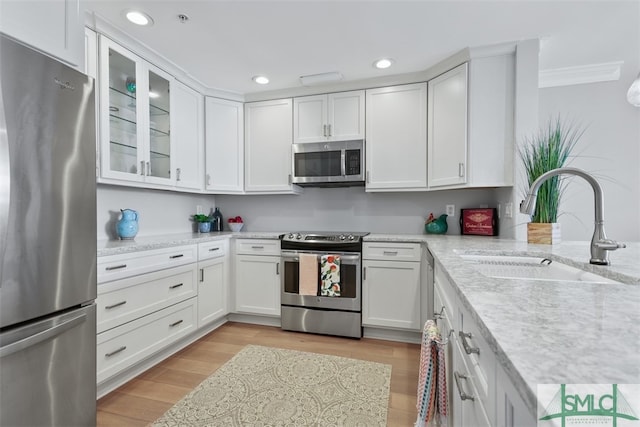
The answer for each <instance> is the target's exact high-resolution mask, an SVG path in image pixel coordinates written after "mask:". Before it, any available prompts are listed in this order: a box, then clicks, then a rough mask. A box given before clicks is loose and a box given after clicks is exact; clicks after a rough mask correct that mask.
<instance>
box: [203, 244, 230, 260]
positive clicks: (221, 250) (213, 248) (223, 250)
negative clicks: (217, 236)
mask: <svg viewBox="0 0 640 427" xmlns="http://www.w3.org/2000/svg"><path fill="white" fill-rule="evenodd" d="M228 245H229V241H228V240H215V241H213V242H207V243H200V244H198V261H202V260H205V259H211V258H218V257H222V256H225V255H226V254H227V247H228Z"/></svg>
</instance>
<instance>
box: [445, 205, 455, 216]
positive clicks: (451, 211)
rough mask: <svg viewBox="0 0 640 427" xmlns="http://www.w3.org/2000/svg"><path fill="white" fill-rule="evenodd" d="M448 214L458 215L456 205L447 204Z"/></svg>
mask: <svg viewBox="0 0 640 427" xmlns="http://www.w3.org/2000/svg"><path fill="white" fill-rule="evenodd" d="M446 214H447V216H456V205H447V211H446Z"/></svg>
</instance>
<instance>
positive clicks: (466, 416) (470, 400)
mask: <svg viewBox="0 0 640 427" xmlns="http://www.w3.org/2000/svg"><path fill="white" fill-rule="evenodd" d="M449 345H450V346H453V349H452V351H453V381H454V391H453V395H452V396H451V406H452V413H453V420H454V421H453V426H454V427H491V426H492V425H493V424H492V423H491V421H490V420H489V416H488V415H487V412H486V409H485V406H484V404H483V403H482V400H481V399H480V398H479V394H480V393H479V392H478V387H477V386H476V382H475V377H474V374H473V368H469V367H467V364H466V363H465V354H464V353H465V352H464V350H463V349H462V346H461V345H460V343H459V342H458V340H456V341H451V342H450V343H449Z"/></svg>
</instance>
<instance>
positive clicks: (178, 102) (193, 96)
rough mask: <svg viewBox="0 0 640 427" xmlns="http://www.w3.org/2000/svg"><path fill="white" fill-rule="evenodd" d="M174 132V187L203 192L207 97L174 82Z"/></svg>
mask: <svg viewBox="0 0 640 427" xmlns="http://www.w3.org/2000/svg"><path fill="white" fill-rule="evenodd" d="M171 111H172V114H171V122H172V125H171V129H172V135H171V137H172V139H173V143H174V144H175V150H174V156H173V160H174V170H173V172H174V174H173V176H174V177H175V186H176V188H178V189H184V190H194V191H200V190H202V184H203V170H204V162H203V159H202V155H201V154H202V153H203V150H204V97H203V96H202V95H201V94H200V93H198V92H196V91H195V90H193V89H191V88H190V87H188V86H186V85H184V84H183V83H180V82H178V81H175V82H174V84H173V85H172V86H171Z"/></svg>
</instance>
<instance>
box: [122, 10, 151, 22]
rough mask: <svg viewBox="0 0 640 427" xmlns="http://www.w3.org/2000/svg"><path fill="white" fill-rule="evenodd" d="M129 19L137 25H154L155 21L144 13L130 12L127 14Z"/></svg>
mask: <svg viewBox="0 0 640 427" xmlns="http://www.w3.org/2000/svg"><path fill="white" fill-rule="evenodd" d="M125 16H126V17H127V19H128V20H129V21H131V22H133V23H134V24H136V25H153V19H151V17H150V16H149V15H147V14H146V13H144V12H140V11H138V10H129V11H127V12H126V13H125Z"/></svg>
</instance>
